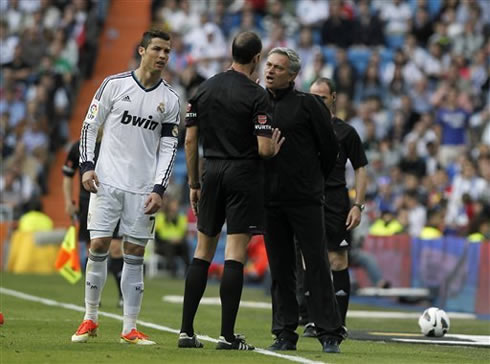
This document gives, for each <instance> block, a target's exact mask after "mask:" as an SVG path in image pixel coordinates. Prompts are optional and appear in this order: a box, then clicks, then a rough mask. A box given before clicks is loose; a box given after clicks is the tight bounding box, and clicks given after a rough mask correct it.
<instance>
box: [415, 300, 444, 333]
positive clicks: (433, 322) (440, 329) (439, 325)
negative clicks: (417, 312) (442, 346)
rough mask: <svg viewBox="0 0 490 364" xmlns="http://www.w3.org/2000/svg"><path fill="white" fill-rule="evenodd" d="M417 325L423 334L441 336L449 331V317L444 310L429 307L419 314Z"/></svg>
mask: <svg viewBox="0 0 490 364" xmlns="http://www.w3.org/2000/svg"><path fill="white" fill-rule="evenodd" d="M419 326H420V331H421V332H422V334H424V335H425V336H429V337H434V336H436V337H441V336H444V335H445V334H446V333H447V332H448V331H449V317H448V316H447V313H446V312H445V311H444V310H441V309H439V308H437V307H431V308H428V309H427V310H425V311H424V313H422V315H421V316H420V318H419Z"/></svg>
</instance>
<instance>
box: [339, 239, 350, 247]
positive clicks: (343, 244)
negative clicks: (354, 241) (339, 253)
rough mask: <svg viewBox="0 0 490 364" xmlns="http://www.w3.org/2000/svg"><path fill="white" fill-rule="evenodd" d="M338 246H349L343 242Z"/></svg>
mask: <svg viewBox="0 0 490 364" xmlns="http://www.w3.org/2000/svg"><path fill="white" fill-rule="evenodd" d="M339 246H349V243H348V242H346V241H345V240H343V241H342V242H341V243H340V245H339Z"/></svg>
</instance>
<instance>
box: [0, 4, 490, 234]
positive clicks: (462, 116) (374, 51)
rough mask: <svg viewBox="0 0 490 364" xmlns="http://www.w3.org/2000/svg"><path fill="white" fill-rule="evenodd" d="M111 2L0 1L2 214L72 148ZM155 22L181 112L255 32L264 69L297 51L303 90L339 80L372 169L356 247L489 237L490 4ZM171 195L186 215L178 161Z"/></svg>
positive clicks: (272, 10)
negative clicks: (277, 54) (77, 110)
mask: <svg viewBox="0 0 490 364" xmlns="http://www.w3.org/2000/svg"><path fill="white" fill-rule="evenodd" d="M109 4H110V0H8V1H7V0H2V1H0V14H1V15H0V41H1V53H0V65H1V72H0V147H1V152H2V155H1V158H2V160H1V164H2V170H1V172H2V173H1V176H0V191H1V197H0V203H1V204H7V205H10V206H12V207H14V208H15V216H17V217H18V216H20V214H21V213H22V212H23V211H24V210H25V207H26V206H27V204H28V202H29V201H30V200H32V199H33V198H34V197H36V196H39V195H42V194H43V193H45V192H46V191H47V188H48V186H47V173H48V171H49V166H50V162H51V158H52V156H53V153H54V152H56V151H57V150H58V149H59V148H60V147H62V146H64V145H65V144H66V143H67V142H68V141H69V140H68V121H69V117H70V111H71V108H72V103H73V102H74V98H75V96H76V93H77V88H78V86H79V84H80V81H81V80H83V79H84V78H89V77H90V75H91V72H92V68H93V64H94V62H95V59H96V53H97V42H98V35H99V34H100V30H101V29H102V27H103V24H104V19H105V17H106V14H107V10H108V7H109ZM151 23H152V24H153V25H154V26H158V27H161V28H163V29H166V30H167V31H169V32H170V33H171V34H172V44H173V51H172V55H171V60H170V63H169V65H168V67H167V69H166V70H165V74H164V78H165V79H167V81H168V82H170V83H171V84H172V86H173V87H174V88H175V89H176V90H177V92H179V94H180V95H181V97H182V98H183V100H184V102H182V107H183V108H185V105H186V102H185V100H187V99H188V98H189V97H190V96H191V95H192V93H193V92H194V91H195V89H196V87H197V86H199V84H200V83H201V82H202V81H204V80H205V79H207V78H209V77H211V76H213V75H214V74H216V73H217V72H220V71H222V70H226V69H227V68H228V67H229V64H230V51H229V50H230V44H231V40H232V39H233V37H234V35H235V34H237V33H238V32H240V31H244V30H250V31H255V32H257V33H258V34H260V36H261V38H262V40H263V44H264V50H263V53H264V57H263V59H265V56H266V54H267V52H268V51H269V50H270V49H272V48H273V47H277V46H286V47H292V48H294V49H296V50H297V51H298V53H299V55H300V56H301V59H302V70H301V73H300V75H299V77H298V78H297V79H296V87H297V88H298V89H300V90H304V91H306V90H308V88H309V86H310V84H311V83H312V82H313V81H314V80H315V79H316V78H318V77H329V78H332V79H333V80H334V81H335V83H336V86H337V108H336V113H337V115H338V116H339V117H340V118H342V119H344V120H345V121H346V122H348V123H350V124H351V125H352V126H354V127H355V128H356V130H357V131H358V133H359V135H360V136H361V138H362V141H363V143H364V147H365V149H366V152H367V156H368V159H369V163H370V164H369V166H368V171H369V188H368V196H367V198H368V201H367V209H366V212H365V213H364V217H363V222H362V224H361V226H360V227H359V228H357V229H356V230H355V235H356V236H357V237H360V236H364V235H365V234H366V233H368V232H369V230H370V228H371V227H374V225H375V223H378V227H379V226H380V224H381V225H382V227H383V229H384V230H383V229H382V230H380V232H379V233H380V234H390V233H399V232H407V233H409V234H410V235H412V236H414V237H417V236H420V234H421V233H422V231H423V229H424V227H426V226H431V227H434V228H436V229H437V230H439V231H440V232H441V233H443V234H456V235H461V236H466V235H468V234H470V233H473V232H476V231H480V232H481V233H482V234H483V235H484V236H486V238H490V222H489V216H490V207H489V206H490V78H489V76H490V40H489V38H490V1H487V0H391V1H390V0H372V1H368V0H297V1H296V0H283V1H279V0H200V1H197V0H196V1H192V0H152V1H151ZM137 62H138V59H137V55H135V57H134V59H133V60H132V61H131V63H130V65H129V67H130V68H135V65H136V64H137ZM261 67H263V63H262V66H261ZM258 77H260V78H262V71H261V70H260V71H259V72H258ZM183 112H184V110H183ZM181 127H182V128H183V123H182V125H181ZM183 135H184V133H181V137H183ZM348 183H349V186H352V183H353V173H352V171H350V172H349V173H348ZM169 193H171V194H173V195H174V196H177V197H178V198H179V199H180V200H181V202H182V203H183V205H181V209H182V208H183V207H185V199H186V196H187V192H186V181H185V160H184V158H183V153H182V150H181V151H180V157H179V156H178V158H177V165H176V167H175V174H174V185H173V186H171V188H170V189H169ZM191 219H192V217H191ZM380 219H381V220H380ZM380 221H381V223H380ZM392 221H395V222H396V224H394V225H392V226H395V225H396V226H397V227H396V229H392V230H390V229H389V228H387V227H388V226H389V224H390V223H391V222H392Z"/></svg>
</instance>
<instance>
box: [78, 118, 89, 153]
mask: <svg viewBox="0 0 490 364" xmlns="http://www.w3.org/2000/svg"><path fill="white" fill-rule="evenodd" d="M87 128H88V124H87V123H83V126H82V137H81V138H80V145H81V146H82V151H81V153H80V159H81V161H82V163H83V162H86V161H87Z"/></svg>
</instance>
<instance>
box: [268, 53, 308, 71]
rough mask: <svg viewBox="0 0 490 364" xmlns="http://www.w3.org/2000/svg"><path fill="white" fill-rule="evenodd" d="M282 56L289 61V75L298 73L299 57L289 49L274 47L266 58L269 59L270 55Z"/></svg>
mask: <svg viewBox="0 0 490 364" xmlns="http://www.w3.org/2000/svg"><path fill="white" fill-rule="evenodd" d="M274 53H277V54H282V55H283V56H286V57H288V59H289V73H291V74H294V73H298V72H299V70H300V69H301V58H300V57H299V55H298V53H296V52H295V51H294V50H292V49H291V48H286V47H276V48H273V49H272V50H271V51H270V52H269V54H268V55H267V57H269V56H270V55H271V54H274Z"/></svg>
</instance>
